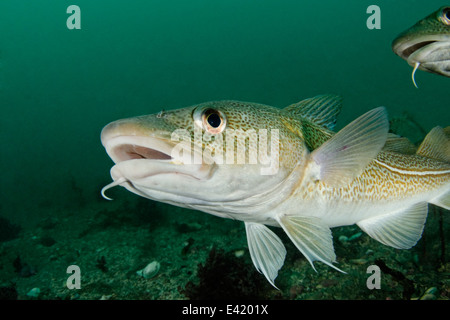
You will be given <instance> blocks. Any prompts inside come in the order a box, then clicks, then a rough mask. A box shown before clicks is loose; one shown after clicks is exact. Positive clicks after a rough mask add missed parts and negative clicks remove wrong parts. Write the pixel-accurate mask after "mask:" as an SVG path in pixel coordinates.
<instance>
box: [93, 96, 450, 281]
mask: <svg viewBox="0 0 450 320" xmlns="http://www.w3.org/2000/svg"><path fill="white" fill-rule="evenodd" d="M341 101H342V100H341V98H340V97H338V96H334V95H321V96H317V97H314V98H311V99H306V100H303V101H301V102H299V103H296V104H293V105H290V106H288V107H286V108H284V109H278V108H274V107H271V106H267V105H262V104H257V103H248V102H238V101H217V102H208V103H203V104H200V105H195V106H192V107H188V108H184V109H179V110H173V111H161V112H160V113H158V114H153V115H146V116H140V117H136V118H129V119H123V120H118V121H115V122H112V123H110V124H108V125H107V126H106V127H105V128H104V129H103V131H102V133H101V141H102V144H103V146H104V147H105V148H106V151H107V153H108V155H109V156H110V157H111V159H112V160H113V161H114V162H115V165H114V166H113V167H112V169H111V176H112V178H113V180H114V182H112V183H111V184H109V185H107V186H105V187H104V188H103V190H102V194H103V196H104V197H105V198H107V197H106V196H105V191H106V190H107V189H109V188H111V187H114V186H117V185H120V186H123V187H125V188H126V189H128V190H129V191H131V192H134V193H136V194H138V195H140V196H143V197H146V198H149V199H152V200H156V201H161V202H165V203H169V204H172V205H176V206H180V207H185V208H192V209H197V210H200V211H203V212H206V213H209V214H213V215H216V216H219V217H222V218H231V219H236V220H240V221H243V222H244V224H245V230H246V233H247V241H248V248H249V251H250V255H251V259H252V261H253V263H254V265H255V267H256V268H257V270H258V271H260V272H261V273H263V274H264V276H265V277H266V278H267V280H268V281H269V282H270V283H271V284H272V285H273V286H275V284H274V280H275V278H276V277H277V275H278V270H279V269H280V268H281V267H282V265H283V263H284V259H285V255H286V250H285V247H284V245H283V243H282V241H281V240H280V238H279V237H278V236H277V235H276V234H275V233H274V232H273V231H272V230H271V229H270V228H268V227H267V226H275V227H281V228H282V229H283V230H284V232H285V233H286V234H287V235H288V236H289V238H290V240H292V242H293V243H294V244H295V246H296V247H297V248H298V250H300V251H301V252H302V254H303V255H304V256H305V257H306V259H307V260H308V261H309V262H310V263H311V265H312V267H313V268H314V264H313V262H314V261H321V262H323V263H325V264H327V265H329V266H331V267H333V268H335V269H337V270H339V269H338V268H337V267H336V266H335V265H333V263H334V262H335V261H336V256H335V252H334V248H333V241H332V234H331V230H330V228H332V227H337V226H345V225H353V224H357V225H358V226H359V227H360V228H361V229H362V230H364V231H365V232H366V233H367V234H368V235H369V236H371V237H372V238H374V239H376V240H378V241H380V242H382V243H383V244H385V245H388V246H392V247H394V248H399V249H407V248H410V247H412V246H414V245H415V244H416V242H417V241H418V240H419V239H420V237H421V234H422V230H423V228H424V223H425V220H426V217H427V212H428V203H432V204H435V205H437V206H441V207H443V208H446V209H450V141H449V137H448V128H446V129H442V128H441V127H436V128H434V129H433V130H432V131H431V132H430V133H429V134H428V135H427V136H426V138H425V140H424V141H423V143H422V144H421V145H420V146H419V148H418V149H417V152H415V153H414V154H411V152H410V150H411V144H410V143H405V141H404V139H403V138H400V137H397V136H394V135H392V134H388V129H389V123H388V118H387V114H386V110H385V109H384V108H383V107H380V108H376V109H373V110H371V111H369V112H367V113H366V114H364V115H362V116H360V117H359V118H357V119H356V120H354V121H353V122H351V123H350V124H348V125H347V126H346V127H344V128H343V129H342V130H340V131H339V132H337V133H334V132H333V131H332V129H333V127H334V125H335V122H336V116H337V115H338V114H339V112H340V110H341ZM339 271H340V270H339Z"/></svg>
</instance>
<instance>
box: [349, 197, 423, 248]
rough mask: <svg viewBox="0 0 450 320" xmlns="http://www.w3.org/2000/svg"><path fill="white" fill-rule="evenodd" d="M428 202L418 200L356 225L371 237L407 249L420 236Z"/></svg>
mask: <svg viewBox="0 0 450 320" xmlns="http://www.w3.org/2000/svg"><path fill="white" fill-rule="evenodd" d="M427 214H428V204H427V203H426V202H420V203H418V204H415V205H413V206H411V207H409V208H407V209H405V210H400V211H397V212H394V213H387V214H384V215H380V216H376V217H373V218H368V219H365V220H362V221H359V222H358V223H357V225H358V226H359V227H360V228H361V229H362V230H363V231H364V232H366V233H367V234H368V235H369V236H371V237H372V238H373V239H375V240H377V241H379V242H381V243H383V244H385V245H387V246H391V247H394V248H397V249H409V248H411V247H413V246H414V245H416V243H417V241H419V239H420V238H421V237H422V231H423V227H424V224H425V221H426V219H427Z"/></svg>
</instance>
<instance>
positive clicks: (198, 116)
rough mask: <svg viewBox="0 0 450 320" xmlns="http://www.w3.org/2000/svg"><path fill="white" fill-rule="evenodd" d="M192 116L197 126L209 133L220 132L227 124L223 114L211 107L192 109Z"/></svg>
mask: <svg viewBox="0 0 450 320" xmlns="http://www.w3.org/2000/svg"><path fill="white" fill-rule="evenodd" d="M193 117H194V121H195V123H196V124H197V125H198V126H200V127H202V128H203V129H204V130H205V131H207V132H209V133H211V134H219V133H221V132H222V131H223V130H224V129H225V127H226V125H227V118H226V117H225V114H224V113H223V112H221V111H220V110H216V109H212V108H198V109H196V110H195V111H194V114H193Z"/></svg>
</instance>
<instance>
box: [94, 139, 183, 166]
mask: <svg viewBox="0 0 450 320" xmlns="http://www.w3.org/2000/svg"><path fill="white" fill-rule="evenodd" d="M102 144H103V146H104V147H105V149H106V152H107V153H108V155H109V156H110V158H111V159H112V160H113V161H114V163H116V164H118V163H121V162H124V161H129V160H138V159H142V160H148V161H171V160H174V159H173V157H172V156H171V151H172V148H173V147H172V146H171V145H170V144H169V143H168V142H166V141H164V139H160V138H154V137H139V136H126V135H119V136H116V137H112V138H109V139H102Z"/></svg>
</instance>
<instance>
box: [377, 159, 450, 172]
mask: <svg viewBox="0 0 450 320" xmlns="http://www.w3.org/2000/svg"><path fill="white" fill-rule="evenodd" d="M374 162H376V163H378V164H379V165H380V166H382V167H385V168H386V169H388V170H391V171H395V172H397V173H401V174H407V175H418V176H427V175H434V176H439V175H444V174H448V173H450V170H443V171H416V170H402V169H398V168H396V167H392V166H390V165H388V164H386V163H384V162H382V161H379V160H377V159H374Z"/></svg>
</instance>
